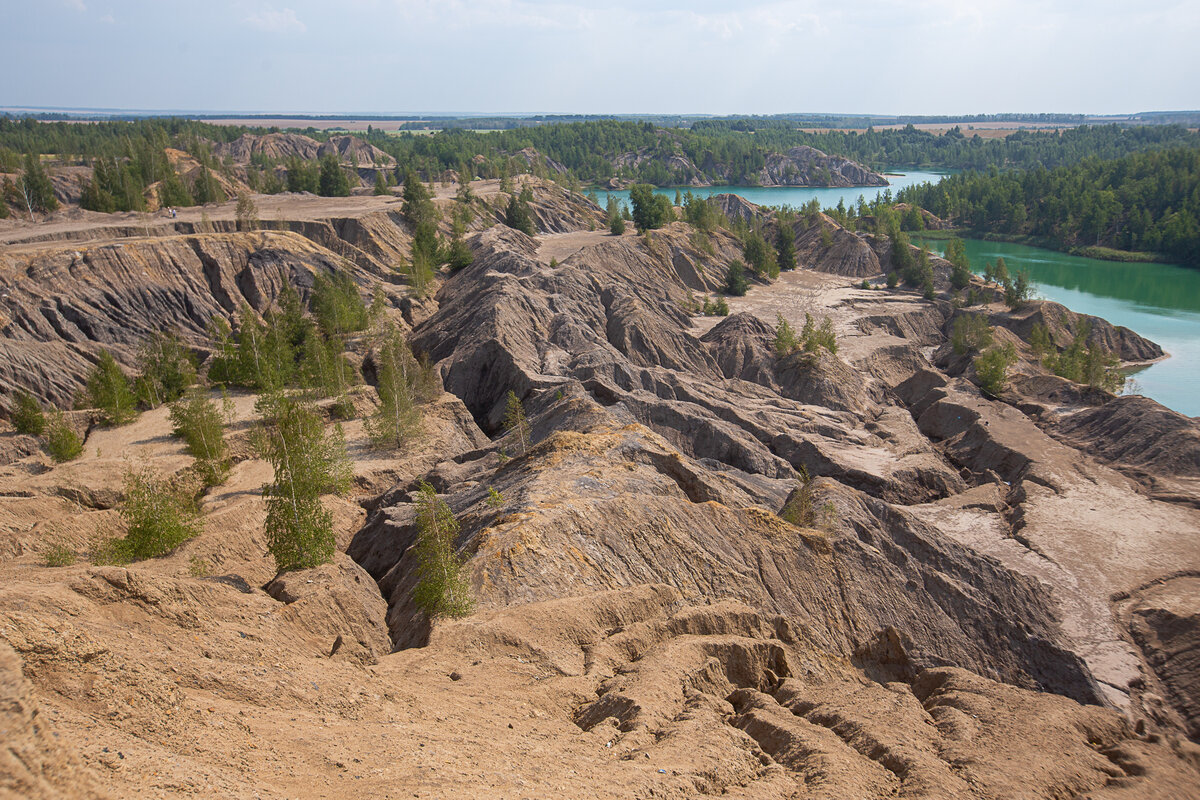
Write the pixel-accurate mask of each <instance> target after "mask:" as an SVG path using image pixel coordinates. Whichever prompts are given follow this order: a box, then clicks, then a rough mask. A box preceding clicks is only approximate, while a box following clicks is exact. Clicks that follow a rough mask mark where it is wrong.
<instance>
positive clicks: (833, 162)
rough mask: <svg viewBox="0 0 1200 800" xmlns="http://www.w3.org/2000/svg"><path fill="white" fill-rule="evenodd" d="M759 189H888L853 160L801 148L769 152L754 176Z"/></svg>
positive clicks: (877, 174) (879, 178) (873, 174)
mask: <svg viewBox="0 0 1200 800" xmlns="http://www.w3.org/2000/svg"><path fill="white" fill-rule="evenodd" d="M756 178H757V183H758V184H759V185H760V186H830V187H850V186H887V185H888V181H887V178H885V177H883V176H882V175H880V174H879V173H878V172H872V171H871V170H869V169H867V168H866V167H864V166H863V165H862V164H859V163H857V162H854V161H850V160H849V159H846V158H841V157H840V156H830V155H826V154H825V153H822V152H821V151H820V150H818V149H816V148H815V147H808V146H807V145H801V146H800V147H793V148H792V149H791V150H788V151H787V152H786V153H772V154H770V155H768V156H767V163H766V165H765V166H764V167H763V168H762V171H761V172H759V173H758V175H757V176H756Z"/></svg>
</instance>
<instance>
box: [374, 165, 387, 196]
mask: <svg viewBox="0 0 1200 800" xmlns="http://www.w3.org/2000/svg"><path fill="white" fill-rule="evenodd" d="M391 193H392V190H391V189H389V188H388V185H387V180H386V179H385V178H384V177H383V172H382V171H379V172H376V173H375V189H374V191H373V194H376V195H390V194H391Z"/></svg>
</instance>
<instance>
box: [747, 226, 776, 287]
mask: <svg viewBox="0 0 1200 800" xmlns="http://www.w3.org/2000/svg"><path fill="white" fill-rule="evenodd" d="M742 253H743V255H744V256H745V257H746V264H747V265H748V266H749V267H750V269H752V270H754V272H755V273H756V274H758V275H764V276H766V277H767V278H771V279H775V278H778V277H779V263H778V261H777V260H776V256H775V248H773V247H771V245H770V244H769V243H768V242H767V240H766V239H764V238H763V235H762V233H760V232H759V231H757V230H752V231H750V232H749V233H747V234H746V238H745V241H744V242H743V244H742Z"/></svg>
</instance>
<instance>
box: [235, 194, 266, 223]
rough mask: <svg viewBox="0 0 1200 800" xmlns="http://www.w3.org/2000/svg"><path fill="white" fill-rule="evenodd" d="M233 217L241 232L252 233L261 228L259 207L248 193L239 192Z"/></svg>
mask: <svg viewBox="0 0 1200 800" xmlns="http://www.w3.org/2000/svg"><path fill="white" fill-rule="evenodd" d="M233 216H234V219H235V220H236V221H237V229H238V230H239V231H252V230H255V229H257V228H258V227H259V224H260V223H259V219H258V206H257V205H255V203H254V198H253V197H251V196H250V194H249V193H248V192H238V196H237V206H236V207H235V208H234V211H233Z"/></svg>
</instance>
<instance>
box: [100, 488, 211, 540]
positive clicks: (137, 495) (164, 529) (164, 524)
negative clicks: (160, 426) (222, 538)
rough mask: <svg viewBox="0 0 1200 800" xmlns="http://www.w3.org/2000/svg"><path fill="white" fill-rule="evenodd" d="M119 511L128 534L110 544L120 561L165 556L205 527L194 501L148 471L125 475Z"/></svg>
mask: <svg viewBox="0 0 1200 800" xmlns="http://www.w3.org/2000/svg"><path fill="white" fill-rule="evenodd" d="M119 509H120V512H121V519H122V520H123V521H124V523H125V525H126V533H125V536H124V538H121V539H117V540H116V541H114V542H112V543H111V546H112V548H113V552H114V554H115V555H116V556H117V560H119V561H136V560H140V559H144V558H155V557H157V556H162V555H166V554H167V553H169V552H171V551H172V550H174V549H175V548H176V547H178V546H179V545H181V544H183V543H184V542H186V541H187V540H188V539H192V538H194V537H195V536H197V535H199V533H200V529H201V527H202V523H201V520H200V515H199V512H198V510H197V508H196V504H195V501H194V500H193V499H192V498H191V497H190V496H188V494H187V493H186V492H185V491H184V490H182V489H181V488H179V487H177V486H175V485H174V483H173V482H172V481H171V480H169V479H166V478H160V477H158V476H156V475H155V474H154V473H153V472H151V471H150V470H149V469H142V470H138V471H130V472H127V473H125V485H124V497H123V499H122V500H121V504H120V507H119Z"/></svg>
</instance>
